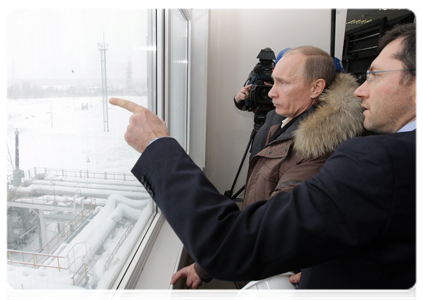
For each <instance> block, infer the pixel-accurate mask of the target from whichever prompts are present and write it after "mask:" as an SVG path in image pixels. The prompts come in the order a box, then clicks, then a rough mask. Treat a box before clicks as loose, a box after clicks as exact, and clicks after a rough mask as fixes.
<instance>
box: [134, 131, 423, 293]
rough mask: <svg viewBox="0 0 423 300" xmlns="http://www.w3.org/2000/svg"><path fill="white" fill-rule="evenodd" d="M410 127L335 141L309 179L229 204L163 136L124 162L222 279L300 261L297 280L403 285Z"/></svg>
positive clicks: (411, 255)
mask: <svg viewBox="0 0 423 300" xmlns="http://www.w3.org/2000/svg"><path fill="white" fill-rule="evenodd" d="M415 141H416V138H415V131H413V132H407V133H395V134H385V135H377V136H367V137H358V138H353V139H350V140H348V141H346V142H344V143H342V144H341V145H340V146H339V147H338V148H337V150H336V151H335V153H334V154H333V155H332V156H331V158H329V159H328V160H327V162H326V164H325V165H324V166H323V168H322V169H321V171H320V173H319V174H317V175H315V176H313V179H312V180H310V181H305V182H303V183H302V184H299V185H297V186H296V187H294V188H293V190H292V191H291V192H290V193H279V194H277V195H276V196H274V197H273V198H271V199H270V200H269V201H259V202H256V203H253V204H251V205H250V206H248V207H246V208H245V209H244V210H243V211H239V209H238V206H237V205H236V204H235V203H234V202H233V201H232V200H230V199H228V198H226V197H225V196H222V195H221V194H220V193H219V192H218V191H217V190H216V188H215V187H214V186H213V185H212V184H211V183H210V182H209V181H208V180H207V178H206V177H205V176H204V174H203V173H202V172H201V170H200V169H199V168H198V167H197V166H196V165H195V164H194V163H193V162H192V160H191V159H190V158H189V157H188V155H187V154H186V153H185V152H184V150H183V149H182V148H181V147H180V146H179V145H178V143H177V142H176V141H175V140H174V139H172V138H164V139H160V140H157V141H155V142H154V143H153V144H151V145H150V146H148V147H147V149H146V150H145V152H144V153H143V154H142V156H141V158H140V159H139V160H138V162H137V163H136V165H135V166H134V168H133V170H132V172H133V174H134V175H135V176H136V177H137V178H138V179H139V180H140V182H141V183H142V184H143V185H144V186H145V187H146V188H147V190H149V191H150V192H151V195H152V196H153V199H154V200H155V202H156V203H157V204H158V206H159V207H160V209H161V211H162V212H163V214H164V215H165V217H166V219H167V220H168V222H169V224H170V225H171V226H172V228H173V229H174V231H175V232H176V234H177V235H178V236H179V238H180V239H181V241H182V242H183V244H184V245H185V247H186V248H187V250H188V252H189V253H190V254H191V255H192V257H193V258H194V260H195V261H196V262H198V263H199V265H200V266H201V267H202V268H203V269H204V270H205V271H206V272H207V273H208V274H210V276H212V277H214V278H217V279H222V280H237V281H241V280H259V279H263V278H267V277H270V276H273V275H277V274H281V273H284V272H287V271H289V270H294V269H301V270H302V277H301V281H300V288H311V289H315V288H325V289H408V288H411V287H412V286H413V285H414V284H415V282H416V143H415Z"/></svg>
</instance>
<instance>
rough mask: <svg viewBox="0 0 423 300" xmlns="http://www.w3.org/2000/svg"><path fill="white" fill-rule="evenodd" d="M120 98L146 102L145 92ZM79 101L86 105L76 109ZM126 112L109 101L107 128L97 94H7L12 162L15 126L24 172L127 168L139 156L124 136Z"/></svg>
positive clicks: (126, 119) (125, 169)
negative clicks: (16, 96) (20, 96)
mask: <svg viewBox="0 0 423 300" xmlns="http://www.w3.org/2000/svg"><path fill="white" fill-rule="evenodd" d="M117 97H122V96H117ZM122 98H125V99H128V100H131V101H134V102H136V103H138V104H141V105H145V106H146V105H147V99H146V97H133V96H132V97H131V96H123V97H122ZM84 104H85V105H87V106H85V107H87V109H82V108H81V107H82V105H84ZM130 115H131V113H130V112H128V111H126V110H124V109H121V108H118V107H114V106H112V105H110V104H108V118H109V131H108V132H106V131H104V124H103V123H104V122H103V103H102V99H101V97H79V98H42V99H16V100H11V99H8V100H7V118H8V120H7V144H8V147H9V150H10V152H11V156H12V159H13V161H14V160H15V159H14V153H15V130H16V129H17V130H18V131H19V153H20V169H21V170H24V171H25V170H29V169H31V168H34V167H44V168H59V169H89V170H101V171H107V172H125V173H128V172H129V171H130V169H131V168H132V166H133V165H134V163H135V162H136V160H137V159H138V157H139V154H138V153H137V152H136V151H135V150H133V149H132V148H131V147H129V146H128V145H127V144H126V142H125V140H124V138H123V136H124V133H125V131H126V126H127V125H128V120H129V117H130ZM87 161H89V162H87Z"/></svg>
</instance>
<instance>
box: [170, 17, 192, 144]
mask: <svg viewBox="0 0 423 300" xmlns="http://www.w3.org/2000/svg"><path fill="white" fill-rule="evenodd" d="M188 21H189V12H188V11H186V10H177V9H171V10H169V23H170V26H169V32H170V40H169V44H170V47H169V48H170V49H169V53H170V58H169V59H170V63H169V69H170V70H169V71H168V74H169V76H170V80H169V81H170V86H169V100H168V103H169V110H168V115H169V121H168V124H169V131H170V132H169V133H170V135H171V136H173V137H174V138H175V139H176V140H177V141H178V142H179V144H180V145H181V146H182V147H183V148H184V149H185V150H187V147H188V142H187V130H188V111H189V110H188V89H189V85H188V70H189V68H188V61H189V59H188V33H189V23H188Z"/></svg>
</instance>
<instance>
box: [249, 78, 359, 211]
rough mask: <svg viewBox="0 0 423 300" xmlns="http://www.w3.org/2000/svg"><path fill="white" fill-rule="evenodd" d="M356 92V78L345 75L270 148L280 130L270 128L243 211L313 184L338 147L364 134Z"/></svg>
mask: <svg viewBox="0 0 423 300" xmlns="http://www.w3.org/2000/svg"><path fill="white" fill-rule="evenodd" d="M356 88H357V83H356V81H355V79H354V77H352V76H351V75H349V74H343V73H341V74H339V75H338V77H337V80H336V81H335V82H334V83H333V85H332V86H331V88H330V89H328V90H327V91H326V92H325V93H324V94H322V95H321V96H320V98H319V100H320V103H319V105H318V106H315V107H311V108H310V109H309V110H308V111H306V112H305V113H304V114H302V115H301V116H300V117H299V118H298V119H297V120H296V121H295V123H294V124H292V125H291V126H290V127H289V128H288V129H287V130H286V131H285V132H284V133H282V134H281V135H280V136H279V137H278V138H277V139H276V140H274V141H272V142H270V143H269V140H270V137H271V136H272V135H273V133H274V132H275V131H276V130H277V129H278V128H279V127H280V125H274V126H272V127H271V128H270V130H269V133H268V136H267V140H266V146H265V148H264V149H263V150H261V151H260V152H259V153H258V154H257V155H255V156H254V157H253V158H252V159H251V161H250V165H249V169H248V175H247V182H246V188H245V194H244V202H243V208H244V207H246V206H248V205H250V204H251V203H254V202H256V201H258V200H269V199H270V198H271V197H272V196H274V195H275V194H276V193H279V192H289V191H290V190H291V189H292V188H293V187H294V186H296V185H297V184H299V183H301V182H302V181H304V180H311V178H312V176H313V175H314V174H316V173H318V172H319V170H320V168H321V167H322V166H323V164H324V163H325V161H326V159H327V158H329V156H331V155H332V153H333V152H334V151H335V149H336V147H337V146H338V145H339V144H341V143H342V142H344V141H346V140H347V139H350V138H352V137H355V136H357V135H360V134H361V133H362V131H363V120H364V116H363V114H362V109H361V100H360V99H358V98H356V97H355V96H354V91H355V89H356Z"/></svg>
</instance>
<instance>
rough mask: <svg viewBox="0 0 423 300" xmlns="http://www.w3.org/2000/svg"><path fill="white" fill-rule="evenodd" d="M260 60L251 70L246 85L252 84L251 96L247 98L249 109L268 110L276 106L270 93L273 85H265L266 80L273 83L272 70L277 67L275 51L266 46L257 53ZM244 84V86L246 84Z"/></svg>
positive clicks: (256, 110)
mask: <svg viewBox="0 0 423 300" xmlns="http://www.w3.org/2000/svg"><path fill="white" fill-rule="evenodd" d="M257 58H258V59H259V62H258V63H257V64H256V66H255V67H254V69H253V70H252V71H251V73H250V75H249V76H248V79H247V81H246V83H245V85H249V84H252V86H251V90H250V96H249V97H248V99H246V100H245V104H246V106H247V110H248V111H254V112H266V113H267V112H268V111H270V110H272V109H274V108H275V107H274V106H273V103H272V98H270V97H269V95H268V93H269V91H270V89H271V88H272V86H271V85H265V84H264V82H267V83H270V84H272V85H273V78H272V72H273V69H274V68H275V63H274V60H275V59H276V57H275V53H274V52H273V51H272V49H270V48H264V49H262V50H261V51H260V53H259V54H258V55H257ZM245 85H244V86H245Z"/></svg>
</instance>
